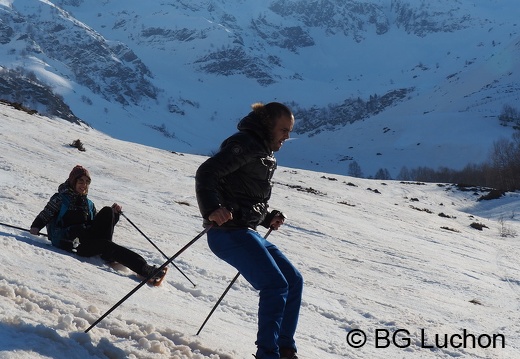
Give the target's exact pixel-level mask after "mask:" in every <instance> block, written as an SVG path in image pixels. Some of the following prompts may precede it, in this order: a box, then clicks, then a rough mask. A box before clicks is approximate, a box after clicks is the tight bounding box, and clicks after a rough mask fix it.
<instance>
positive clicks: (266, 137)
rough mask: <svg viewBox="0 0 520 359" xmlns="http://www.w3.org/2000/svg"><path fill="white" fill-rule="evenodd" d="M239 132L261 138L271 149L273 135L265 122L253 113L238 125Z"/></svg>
mask: <svg viewBox="0 0 520 359" xmlns="http://www.w3.org/2000/svg"><path fill="white" fill-rule="evenodd" d="M237 129H238V130H239V131H245V132H250V133H253V134H254V135H256V136H257V137H259V138H260V139H261V140H262V142H264V143H265V145H266V146H267V147H268V148H269V143H270V142H271V133H270V131H269V127H268V125H267V123H266V121H265V120H263V119H262V118H261V117H260V116H258V115H257V114H256V113H254V112H253V111H251V112H250V113H249V114H248V115H247V116H246V117H244V118H243V119H241V120H240V122H239V123H238V125H237Z"/></svg>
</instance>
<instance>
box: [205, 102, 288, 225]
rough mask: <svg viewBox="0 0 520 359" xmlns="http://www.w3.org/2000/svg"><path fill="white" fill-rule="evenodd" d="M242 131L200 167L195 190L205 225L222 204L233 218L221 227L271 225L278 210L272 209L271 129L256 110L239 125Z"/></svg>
mask: <svg viewBox="0 0 520 359" xmlns="http://www.w3.org/2000/svg"><path fill="white" fill-rule="evenodd" d="M237 128H238V132H237V133H235V134H233V135H232V136H230V137H229V138H227V139H226V140H224V142H222V144H221V146H220V150H219V152H218V153H216V154H215V155H214V156H212V157H211V158H209V159H207V160H206V161H205V162H204V163H203V164H202V165H201V166H200V167H199V168H198V170H197V173H196V177H195V190H196V194H197V202H198V205H199V209H200V212H201V214H202V217H203V218H204V224H205V225H208V224H209V220H208V216H209V215H210V214H211V213H212V212H213V211H215V210H216V209H218V208H220V207H225V208H227V209H229V210H230V211H231V212H232V213H233V219H232V220H230V221H228V222H226V223H224V224H223V225H222V226H220V227H219V228H247V227H249V228H253V229H256V227H257V225H259V224H260V225H263V226H264V227H268V226H269V223H270V221H271V219H272V218H273V217H274V215H275V214H277V213H280V212H278V211H272V212H269V211H268V203H267V202H268V201H269V198H270V197H271V188H272V183H271V178H272V177H273V173H274V171H275V169H276V159H275V157H274V154H273V151H272V150H271V149H270V147H269V138H270V133H269V129H267V128H266V126H265V125H263V123H262V121H261V120H260V119H259V118H258V117H256V116H255V114H254V113H253V112H251V113H250V114H249V115H247V116H246V117H244V118H243V119H242V120H241V121H240V122H239V124H238V126H237Z"/></svg>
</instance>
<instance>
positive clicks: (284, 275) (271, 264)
mask: <svg viewBox="0 0 520 359" xmlns="http://www.w3.org/2000/svg"><path fill="white" fill-rule="evenodd" d="M207 236H208V245H209V248H210V249H211V251H212V252H213V253H215V255H217V257H219V258H220V259H222V260H224V261H226V262H227V263H229V264H230V265H232V266H233V267H235V268H236V269H238V271H239V272H240V274H241V275H242V276H243V277H244V278H245V279H246V280H247V281H248V282H249V283H250V284H251V285H252V286H253V287H254V288H255V289H256V290H258V291H259V292H260V293H259V294H260V300H259V303H258V333H257V340H256V345H257V347H258V350H257V353H256V356H257V358H259V359H279V357H280V355H279V348H280V347H282V348H293V349H295V350H296V344H295V342H294V333H295V332H296V326H297V324H298V316H299V313H300V305H301V299H302V291H303V278H302V276H301V274H300V272H299V271H298V270H297V269H296V268H295V267H294V266H293V265H292V264H291V262H289V260H288V259H287V258H286V257H285V256H284V255H283V254H282V252H281V251H280V250H279V249H278V248H277V247H276V246H275V245H274V244H272V243H270V242H269V241H267V240H266V239H264V238H263V237H262V236H261V235H260V234H259V233H258V232H256V231H254V230H252V229H248V228H243V229H230V230H227V229H219V228H214V229H211V230H209V232H208V233H207Z"/></svg>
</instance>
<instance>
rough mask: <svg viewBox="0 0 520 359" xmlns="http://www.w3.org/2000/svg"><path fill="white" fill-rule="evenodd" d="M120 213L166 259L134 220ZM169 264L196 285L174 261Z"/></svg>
mask: <svg viewBox="0 0 520 359" xmlns="http://www.w3.org/2000/svg"><path fill="white" fill-rule="evenodd" d="M121 215H122V216H123V217H125V218H126V220H127V221H128V222H130V224H131V225H132V226H134V228H135V229H137V231H138V232H139V233H141V234H142V235H143V237H144V238H146V239H147V240H148V242H150V244H151V245H152V246H154V247H155V249H157V250H158V251H159V252H160V253H161V254H162V255H163V257H164V258H166V259H168V256H167V255H166V254H165V253H164V252H163V251H161V250H160V249H159V247H157V246H156V245H155V243H154V242H152V240H151V239H150V238H148V237H147V236H146V234H144V233H143V232H142V231H141V230H140V229H139V228H138V227H137V226H136V225H135V224H134V222H132V221H131V220H130V219H129V218H128V217H127V216H125V214H124V213H123V212H121ZM171 265H172V266H174V267H175V269H177V270H178V271H179V272H180V273H181V274H182V275H183V276H184V278H186V279H187V280H189V281H190V283H191V284H193V286H194V287H196V285H195V283H193V282H192V281H191V279H190V278H188V276H187V275H186V274H184V272H183V271H182V270H181V269H180V268H179V267H177V266H176V265H175V263H173V262H172V263H171Z"/></svg>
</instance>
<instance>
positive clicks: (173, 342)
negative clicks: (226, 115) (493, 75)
mask: <svg viewBox="0 0 520 359" xmlns="http://www.w3.org/2000/svg"><path fill="white" fill-rule="evenodd" d="M0 118H1V120H0V222H1V223H4V224H10V225H14V226H18V227H21V228H25V229H28V228H29V226H30V224H31V223H32V221H33V219H34V217H35V216H36V215H37V214H38V213H39V212H40V211H41V210H42V209H43V207H44V206H45V204H46V203H47V201H48V199H49V198H50V196H51V195H52V194H53V193H54V192H55V191H56V189H57V187H58V185H59V184H60V183H62V182H64V181H65V179H66V178H67V177H68V173H69V172H70V170H71V169H72V167H73V166H75V165H76V164H81V165H83V166H85V167H86V168H87V169H88V170H89V171H90V174H91V177H92V183H91V186H90V194H89V197H90V198H91V199H92V200H93V201H94V203H95V204H96V207H97V208H98V209H100V208H102V207H103V206H106V205H111V204H112V203H114V202H117V203H119V204H120V205H122V207H123V211H124V213H125V215H126V216H127V217H128V219H130V220H131V221H132V222H133V223H134V224H135V225H136V226H137V227H138V228H139V229H140V230H141V231H142V232H143V233H144V234H145V235H146V236H147V237H148V238H150V239H151V240H152V241H153V242H154V243H155V244H156V245H157V246H158V247H159V248H160V249H161V250H162V251H163V252H164V253H166V254H167V255H168V256H171V255H173V254H174V253H175V252H177V251H178V250H179V249H181V248H182V247H183V246H184V245H186V244H187V243H188V242H189V241H190V240H192V239H193V238H194V237H195V236H196V235H197V234H198V233H200V231H201V230H202V226H201V224H202V221H201V218H200V214H199V211H198V208H197V204H196V198H195V192H194V174H195V171H196V169H197V167H198V165H199V164H200V163H202V162H203V161H204V160H205V158H206V157H204V156H196V155H190V154H186V153H181V152H171V151H166V150H161V149H157V148H152V147H147V146H144V145H141V144H136V143H131V142H125V141H122V140H118V139H115V138H112V137H110V136H107V135H106V134H103V133H101V132H98V131H96V130H93V129H90V128H86V127H81V126H78V125H71V124H69V123H67V122H63V121H61V120H56V119H49V118H45V117H41V116H39V115H33V116H31V115H28V114H26V113H24V112H20V111H17V110H14V109H12V108H10V107H6V106H4V105H0ZM76 139H80V140H81V141H82V142H83V143H84V147H85V149H86V151H85V152H80V151H78V150H77V149H75V148H72V147H70V146H69V144H70V143H72V141H74V140H76ZM285 146H287V147H288V146H291V143H290V142H289V143H286V144H285ZM285 149H286V148H282V150H281V151H284V150H285ZM483 194H486V191H484V190H479V189H471V190H469V191H461V190H459V189H457V188H456V187H454V186H453V185H449V184H436V183H406V182H399V181H384V182H383V181H378V180H369V179H359V178H352V177H347V176H340V175H334V174H328V173H323V172H313V171H308V170H301V169H297V168H290V167H284V166H280V167H279V168H278V170H277V171H276V173H275V175H274V187H273V197H272V199H271V202H270V205H271V208H273V209H280V210H282V211H283V212H284V213H285V214H286V215H287V217H288V219H287V221H286V223H285V224H284V225H283V226H282V227H281V228H280V229H279V230H278V231H274V232H273V233H272V234H271V235H270V237H269V239H270V240H271V241H272V242H273V243H275V244H276V245H277V246H278V247H279V248H281V250H282V251H283V252H284V253H285V254H286V255H287V256H288V258H289V259H290V260H291V261H292V262H293V263H294V264H295V266H296V267H297V268H298V269H299V270H300V271H301V272H302V274H303V277H304V281H305V287H304V294H303V302H302V308H301V315H300V322H299V326H298V329H297V333H296V342H297V345H298V355H299V357H300V358H303V359H306V358H320V359H339V358H353V359H361V358H363V359H364V358H370V359H378V358H381V359H383V358H385V359H386V358H405V359H409V358H410V359H412V358H421V359H432V358H441V359H452V358H471V359H475V358H476V359H484V358H486V359H495V358H496V359H499V358H500V359H513V358H516V357H517V355H518V352H519V350H520V324H519V323H520V311H519V301H518V300H519V297H520V265H519V263H518V258H519V256H520V243H519V240H518V232H519V231H520V223H519V218H518V214H517V213H516V211H517V209H518V205H519V202H520V195H519V194H518V193H508V194H507V195H506V196H505V197H503V198H501V199H498V200H493V201H477V199H478V198H479V197H480V196H481V195H483ZM472 224H479V225H482V226H483V228H482V230H477V229H474V228H472V227H471V225H472ZM259 232H260V233H261V234H262V235H264V234H265V230H263V229H262V228H260V229H259ZM114 241H115V242H117V243H119V244H121V245H124V246H126V247H128V248H131V249H133V250H135V251H136V252H138V253H139V254H141V255H142V256H144V257H145V258H146V259H147V260H148V262H149V263H151V264H157V265H160V264H162V263H163V262H164V258H163V256H162V255H161V254H160V253H159V252H158V251H157V250H156V249H155V248H154V247H153V246H152V245H151V244H150V243H149V242H148V241H147V240H146V239H145V238H144V236H143V235H141V234H140V233H139V232H138V231H137V230H136V229H135V228H134V227H133V226H132V225H131V224H130V223H129V221H127V220H126V219H125V218H121V219H120V221H119V223H118V224H117V226H116V228H115V234H114ZM0 248H1V250H0V358H2V359H29V358H30V359H40V358H53V359H75V358H81V359H84V358H98V359H101V358H103V359H104V358H110V359H119V358H131V359H136V358H139V359H146V358H154V359H157V358H159V359H166V358H172V359H173V358H175V359H179V358H196V359H203V358H211V359H217V358H220V359H231V358H232V359H243V358H248V359H249V358H252V356H251V354H252V353H254V352H255V351H256V348H255V345H254V341H255V336H256V315H257V304H258V293H257V292H256V291H255V290H254V289H253V288H252V287H251V286H250V285H249V284H248V283H247V282H246V281H245V280H243V279H242V278H239V279H238V281H237V283H235V285H234V286H233V288H232V289H231V290H230V291H229V292H228V294H227V295H226V297H225V298H224V300H223V301H222V303H221V304H220V305H219V307H218V309H217V310H216V311H215V313H214V314H213V316H212V317H211V318H210V320H209V321H208V323H207V324H206V325H205V327H204V329H203V330H202V331H201V333H200V334H199V335H196V333H197V331H198V329H199V328H200V326H201V324H202V323H203V321H204V319H205V318H206V316H207V315H208V313H209V312H210V310H211V308H212V307H213V305H214V304H215V303H216V301H217V299H218V298H219V297H220V295H221V294H222V293H223V291H224V290H225V288H226V287H227V285H228V284H229V282H230V281H231V279H232V278H233V276H234V275H235V274H236V271H235V269H234V268H232V267H231V266H229V265H227V264H226V263H224V262H222V261H221V260H219V259H218V258H217V257H216V256H215V255H213V254H212V253H211V251H210V250H209V248H208V246H207V243H206V238H205V236H203V237H202V238H200V239H199V240H198V241H196V242H195V243H194V244H193V245H192V246H191V247H190V248H188V249H187V250H186V251H185V252H184V253H183V254H182V255H180V256H179V257H178V258H177V259H176V260H175V261H174V263H175V264H176V266H178V267H179V268H180V269H181V270H182V271H183V273H184V274H186V275H187V276H188V277H189V278H190V279H191V280H192V281H193V282H194V283H195V284H196V286H193V285H192V284H191V283H190V282H189V281H188V280H187V279H186V278H184V277H183V276H182V275H181V274H180V273H179V272H178V271H177V270H176V269H175V268H173V267H171V268H170V270H169V271H168V274H167V277H166V279H165V281H164V282H163V284H162V286H160V287H151V286H148V285H145V286H143V287H142V288H140V289H139V290H138V291H137V292H135V293H134V294H133V295H132V296H130V298H128V299H127V300H126V301H125V302H124V303H123V304H121V305H120V306H119V307H118V308H117V309H115V310H114V311H113V312H112V313H110V314H109V315H108V316H107V317H106V318H104V319H103V320H102V321H101V322H100V323H98V324H97V325H96V326H95V327H94V328H93V329H92V330H90V331H89V332H88V333H85V330H86V329H87V328H88V327H89V326H90V324H92V323H93V322H94V321H95V320H97V319H98V318H100V317H101V316H102V315H103V314H104V313H106V312H107V311H108V310H109V309H110V308H111V307H112V306H113V305H115V304H116V303H117V302H118V301H119V300H120V299H122V298H123V297H124V296H125V295H126V294H127V293H129V292H130V291H131V290H133V289H134V288H135V287H136V286H137V285H138V284H139V283H140V280H139V278H137V277H136V276H135V274H133V273H132V272H131V271H129V270H127V269H125V268H122V267H117V266H115V267H112V266H108V265H107V264H105V263H104V262H103V261H102V260H101V259H99V258H98V257H94V258H80V257H75V256H73V255H71V254H69V253H66V252H64V251H62V250H59V249H56V248H54V247H52V246H51V245H50V242H49V241H48V240H47V239H46V238H45V237H44V236H33V235H31V234H29V233H28V232H26V231H24V230H19V229H13V228H10V227H6V226H3V225H0ZM363 333H364V334H365V335H366V342H365V344H364V345H363V346H361V347H359V348H354V347H353V346H359V345H361V344H362V343H363V341H362V340H361V339H362V338H363V337H362V335H363ZM393 338H395V340H393ZM446 338H447V339H448V342H446V340H445V339H446ZM461 338H465V339H466V341H465V342H463V341H462V340H461ZM471 338H475V341H476V343H475V344H473V340H472V339H471ZM450 339H451V342H450V341H449V340H450ZM349 343H351V345H349ZM445 343H448V345H444V344H445Z"/></svg>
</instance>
